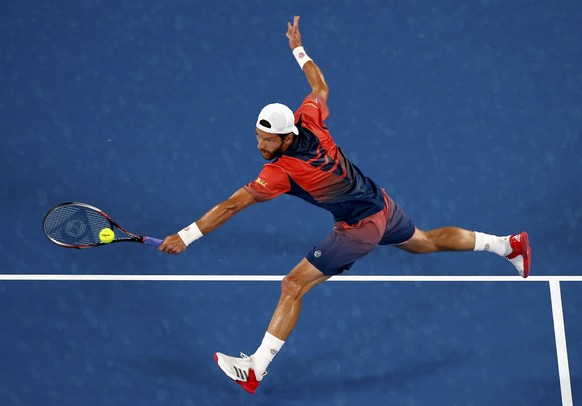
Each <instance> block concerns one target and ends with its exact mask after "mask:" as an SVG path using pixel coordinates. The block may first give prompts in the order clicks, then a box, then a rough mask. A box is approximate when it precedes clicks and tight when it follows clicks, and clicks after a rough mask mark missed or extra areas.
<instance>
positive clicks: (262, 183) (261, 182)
mask: <svg viewBox="0 0 582 406" xmlns="http://www.w3.org/2000/svg"><path fill="white" fill-rule="evenodd" d="M255 183H258V184H259V185H261V186H262V187H264V188H265V187H267V182H265V181H264V180H262V179H261V178H257V179H255Z"/></svg>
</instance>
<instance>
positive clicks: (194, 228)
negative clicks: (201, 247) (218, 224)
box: [178, 222, 202, 245]
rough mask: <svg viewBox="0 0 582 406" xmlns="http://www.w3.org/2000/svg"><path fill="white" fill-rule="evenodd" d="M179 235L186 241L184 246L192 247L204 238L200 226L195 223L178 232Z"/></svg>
mask: <svg viewBox="0 0 582 406" xmlns="http://www.w3.org/2000/svg"><path fill="white" fill-rule="evenodd" d="M178 235H179V236H180V238H181V239H182V241H184V244H186V245H190V244H192V243H193V242H194V241H196V240H197V239H199V238H202V231H200V229H199V228H198V225H197V224H196V222H194V223H192V224H190V225H189V226H188V227H186V228H184V229H183V230H180V231H178Z"/></svg>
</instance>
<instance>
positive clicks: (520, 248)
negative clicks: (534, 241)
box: [506, 231, 531, 278]
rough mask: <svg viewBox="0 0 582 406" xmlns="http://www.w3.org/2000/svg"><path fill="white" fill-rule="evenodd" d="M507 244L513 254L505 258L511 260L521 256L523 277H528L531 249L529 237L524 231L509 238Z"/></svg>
mask: <svg viewBox="0 0 582 406" xmlns="http://www.w3.org/2000/svg"><path fill="white" fill-rule="evenodd" d="M509 244H510V245H511V248H512V249H513V252H512V253H511V254H509V255H508V256H507V257H506V258H507V259H513V258H515V257H517V256H519V255H521V256H523V277H524V278H527V277H528V276H529V266H530V263H531V247H530V246H529V237H528V235H527V233H526V232H525V231H522V232H521V233H520V234H515V235H512V236H511V237H509Z"/></svg>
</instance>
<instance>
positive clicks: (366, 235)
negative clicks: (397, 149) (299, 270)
mask: <svg viewBox="0 0 582 406" xmlns="http://www.w3.org/2000/svg"><path fill="white" fill-rule="evenodd" d="M384 201H385V207H384V210H382V211H380V212H378V213H376V214H373V215H371V216H368V217H366V218H365V219H363V220H360V221H359V222H357V223H356V224H353V225H348V224H347V223H345V222H338V223H335V225H334V227H333V232H332V233H331V235H330V236H329V237H327V238H325V239H324V240H322V241H320V242H319V243H318V244H317V245H316V246H315V247H313V249H312V250H311V251H310V252H309V254H307V256H306V259H307V260H308V261H309V262H310V263H311V264H312V265H313V266H315V267H316V268H317V269H319V270H320V271H321V272H323V273H324V274H325V275H330V276H331V275H337V274H340V273H342V272H343V271H345V270H347V269H350V268H351V267H352V265H353V264H354V263H355V262H356V261H357V260H358V259H360V258H362V257H363V256H365V255H366V254H368V253H369V252H370V251H372V250H373V249H374V248H375V247H376V246H377V245H397V244H402V243H404V242H406V241H408V240H409V239H410V238H412V236H413V235H414V231H415V226H414V223H413V222H412V220H411V219H410V218H409V217H408V216H407V215H406V213H404V210H402V209H401V208H400V206H398V205H397V204H396V202H394V201H393V200H392V199H390V198H389V197H388V195H387V194H386V193H384Z"/></svg>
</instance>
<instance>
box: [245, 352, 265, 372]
mask: <svg viewBox="0 0 582 406" xmlns="http://www.w3.org/2000/svg"><path fill="white" fill-rule="evenodd" d="M240 358H241V360H242V361H243V362H251V357H249V356H248V355H247V354H245V353H244V352H241V353H240ZM265 375H267V371H265V372H263V376H265Z"/></svg>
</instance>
